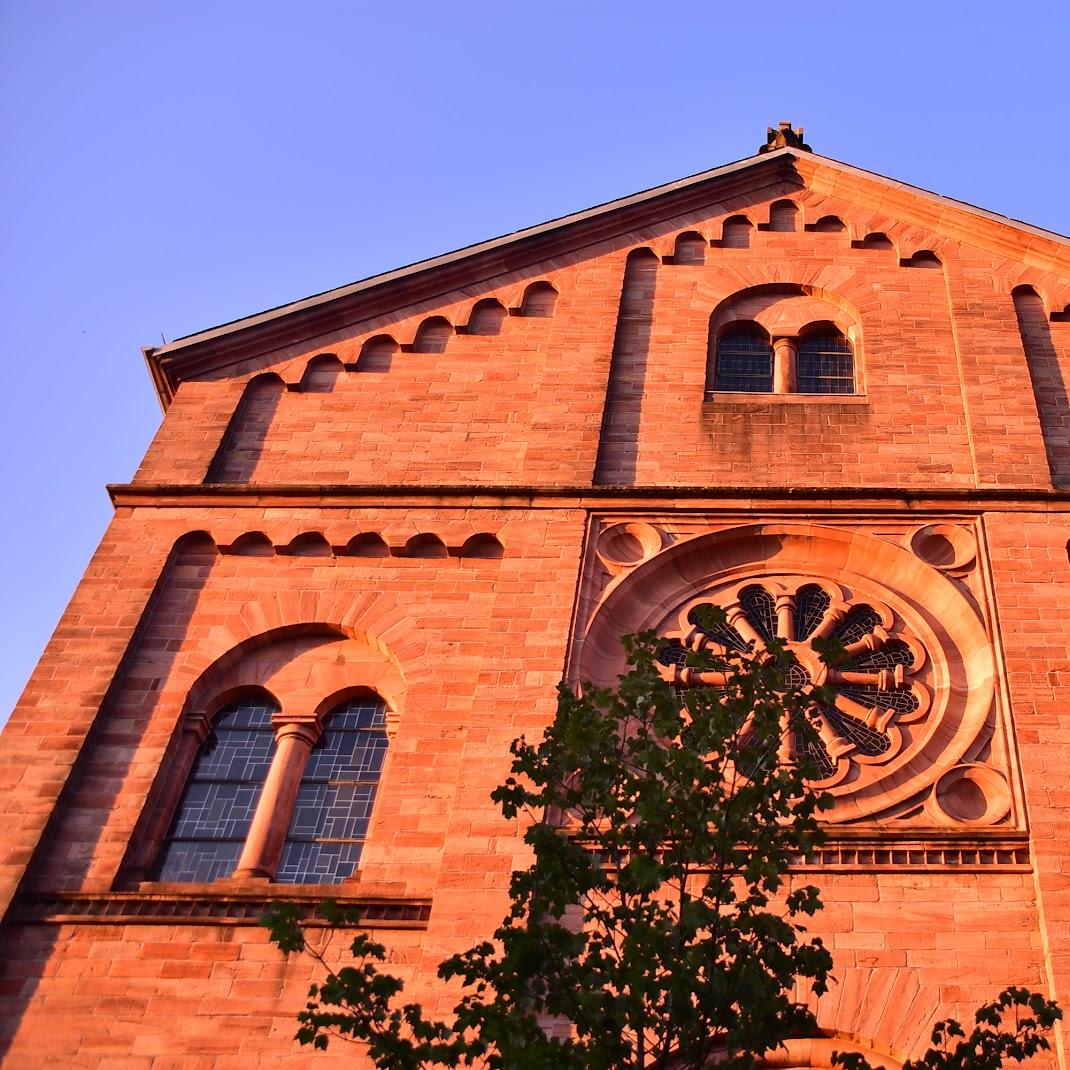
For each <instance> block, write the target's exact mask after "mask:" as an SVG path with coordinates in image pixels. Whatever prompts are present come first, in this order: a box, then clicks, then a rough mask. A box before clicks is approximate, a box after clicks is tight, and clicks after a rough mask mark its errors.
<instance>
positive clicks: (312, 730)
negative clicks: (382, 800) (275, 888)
mask: <svg viewBox="0 0 1070 1070" xmlns="http://www.w3.org/2000/svg"><path fill="white" fill-rule="evenodd" d="M272 723H273V724H274V725H275V758H274V760H273V761H272V763H271V768H270V769H269V770H268V775H267V778H266V779H265V781H264V790H263V791H261V793H260V801H259V802H258V803H257V804H256V813H255V814H253V821H252V824H251V825H250V826H249V832H248V834H247V835H246V837H245V847H244V848H243V849H242V853H241V857H240V858H239V859H238V865H237V868H236V869H235V870H234V876H235V877H239V878H249V877H253V878H257V877H259V878H262V879H270V878H272V877H274V876H275V871H276V870H277V869H278V866H279V857H280V855H281V854H282V848H283V844H284V843H285V842H286V831H287V829H288V828H289V826H290V818H291V817H292V816H293V808H294V802H295V801H296V799H297V789H298V788H299V787H300V786H301V777H302V775H303V774H304V771H305V766H306V765H307V764H308V756H309V754H311V753H312V748H313V747H314V746H315V745H316V741H317V740H318V739H319V737H320V731H321V729H320V726H319V724H318V723H317V721H316V718H315V716H312V715H309V716H305V717H294V716H292V715H291V716H287V715H286V714H284V713H279V714H276V715H275V717H274V718H273V722H272Z"/></svg>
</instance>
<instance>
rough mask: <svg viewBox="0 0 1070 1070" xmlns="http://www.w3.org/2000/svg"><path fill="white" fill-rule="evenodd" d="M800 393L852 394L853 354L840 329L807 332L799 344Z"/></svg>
mask: <svg viewBox="0 0 1070 1070" xmlns="http://www.w3.org/2000/svg"><path fill="white" fill-rule="evenodd" d="M798 384H799V393H800V394H853V393H854V389H855V377H854V357H853V355H852V354H851V346H850V343H849V342H848V341H847V339H846V338H844V336H843V335H842V334H840V332H839V331H836V330H830V331H819V332H816V333H814V334H808V335H807V336H806V337H805V338H803V339H802V341H801V342H800V343H799V355H798Z"/></svg>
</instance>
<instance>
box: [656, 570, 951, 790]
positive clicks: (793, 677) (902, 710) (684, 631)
mask: <svg viewBox="0 0 1070 1070" xmlns="http://www.w3.org/2000/svg"><path fill="white" fill-rule="evenodd" d="M711 605H717V606H719V607H720V608H721V609H723V610H724V611H725V613H726V615H727V623H725V624H720V625H716V626H705V625H703V623H702V622H703V620H704V619H705V617H706V614H704V613H703V609H704V608H705V607H707V606H711ZM678 625H679V626H678V628H677V629H675V630H673V631H669V632H667V633H663V634H665V637H666V639H667V640H668V641H667V643H666V645H665V646H664V647H663V648H662V651H661V654H660V660H661V661H662V664H663V666H664V668H663V672H664V675H665V676H666V678H667V679H668V680H669V681H670V682H671V683H672V684H673V685H674V686H675V687H676V688H677V689H678V690H680V692H681V693H682V695H683V697H684V698H685V700H686V692H687V690H688V689H689V688H691V687H702V686H716V685H717V683H718V681H719V674H716V673H706V672H702V671H701V670H699V669H694V668H690V667H688V665H687V658H688V654H689V652H691V651H700V650H706V649H710V650H713V651H715V652H719V651H724V650H727V651H739V652H743V651H745V650H747V649H748V648H751V649H754V650H756V651H758V652H759V653H760V652H761V651H762V650H763V649H764V648H765V647H766V646H767V644H769V643H772V642H773V641H774V640H775V641H777V642H779V643H782V644H783V645H784V647H785V648H786V649H787V650H788V651H790V652H791V653H792V654H793V655H794V658H795V664H793V665H791V666H790V667H789V668H788V669H787V670H786V680H785V682H786V684H788V685H790V686H795V687H806V686H807V685H810V684H812V685H815V686H818V687H823V688H826V689H827V690H828V691H829V692H831V693H832V695H833V696H834V701H833V702H831V703H820V704H818V705H817V707H816V709H815V719H814V724H815V726H816V728H817V731H818V736H819V739H818V740H817V742H816V743H814V744H813V745H812V746H810V747H808V756H809V758H810V760H811V761H812V762H813V764H814V765H815V766H816V767H817V769H818V771H819V777H818V780H817V782H816V785H815V786H817V787H820V788H823V789H828V788H832V787H833V786H835V785H837V784H840V783H842V782H844V781H845V780H846V779H848V778H849V777H850V776H851V775H852V773H853V772H854V771H855V767H856V766H866V765H884V764H887V763H888V762H890V761H891V760H893V759H894V758H895V757H896V755H897V754H899V753H900V751H901V750H902V749H903V746H904V744H905V742H906V734H905V732H904V728H905V726H906V725H909V724H913V723H916V722H919V721H922V720H924V718H925V716H926V714H927V713H928V712H929V708H930V704H931V703H930V693H929V690H928V688H927V687H926V686H925V684H923V683H922V682H921V681H920V679H919V675H920V673H921V671H922V669H923V668H924V667H925V664H926V662H927V660H928V657H927V654H926V651H925V647H924V645H923V644H922V643H921V642H920V640H919V639H918V638H917V636H915V635H914V634H913V632H911V631H910V629H909V628H908V627H906V625H905V624H904V622H903V621H902V619H901V618H899V617H897V616H896V614H894V613H893V612H892V611H891V609H889V607H888V606H887V605H885V604H884V603H882V602H879V601H877V600H876V599H874V598H870V599H867V600H866V601H858V600H855V601H854V602H853V603H852V601H851V596H850V594H849V592H848V591H847V590H845V589H844V588H843V587H841V586H840V585H839V584H836V583H833V582H831V581H828V580H812V579H805V578H803V577H789V578H786V579H784V580H774V579H768V578H767V579H762V580H759V581H756V582H755V581H745V582H743V583H741V584H735V585H733V586H731V587H729V588H727V589H726V590H725V591H723V592H721V593H720V595H719V597H718V598H717V600H716V601H714V602H710V601H703V600H701V599H700V600H698V601H696V602H695V603H694V604H691V605H689V606H687V607H686V608H685V609H684V610H683V611H682V612H681V614H680V618H679V620H678ZM821 639H833V640H836V641H837V642H838V643H839V644H840V645H841V646H842V647H843V650H844V652H845V655H846V660H845V661H844V663H843V664H842V665H840V666H837V667H832V668H830V667H829V666H827V665H826V664H825V662H824V661H822V659H821V657H820V655H819V653H818V650H817V647H816V645H815V644H816V642H817V641H818V640H821ZM783 733H784V739H783V742H782V752H783V753H785V754H798V746H799V744H798V741H797V740H796V738H795V734H794V732H793V731H792V730H791V728H790V726H789V725H788V724H786V723H785V725H784V728H783Z"/></svg>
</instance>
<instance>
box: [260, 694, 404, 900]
mask: <svg viewBox="0 0 1070 1070" xmlns="http://www.w3.org/2000/svg"><path fill="white" fill-rule="evenodd" d="M386 749H387V736H386V707H385V705H384V703H383V701H382V700H381V699H380V698H378V697H377V696H375V695H367V696H362V697H360V698H355V699H351V700H349V701H348V702H345V703H343V704H342V705H341V706H337V707H335V709H334V710H333V711H332V712H331V713H330V714H328V715H327V717H326V718H325V722H324V728H323V734H322V735H321V736H320V738H319V741H318V743H317V744H316V746H315V747H314V748H313V750H312V753H311V754H310V755H309V757H308V763H307V764H306V766H305V770H304V773H303V775H302V777H301V783H300V786H299V788H298V791H297V801H296V803H295V804H294V810H293V816H292V817H291V819H290V825H289V830H288V831H287V834H286V842H285V844H284V845H283V849H282V857H281V859H280V861H279V868H278V871H277V872H276V874H275V879H276V880H278V881H282V882H287V883H298V884H336V883H338V882H340V881H343V880H345V879H346V878H347V877H349V876H352V874H353V871H354V870H355V869H356V868H357V865H358V863H359V862H360V856H361V852H362V850H363V848H364V841H365V838H366V837H367V835H368V824H369V822H370V820H371V813H372V807H373V806H374V805H375V795H376V792H377V790H378V787H379V778H380V776H381V775H382V771H383V760H384V759H385V758H386Z"/></svg>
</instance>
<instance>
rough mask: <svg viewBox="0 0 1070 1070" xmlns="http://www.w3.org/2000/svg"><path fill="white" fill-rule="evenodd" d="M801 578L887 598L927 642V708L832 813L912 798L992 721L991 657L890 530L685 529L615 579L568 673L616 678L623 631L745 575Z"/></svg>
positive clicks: (958, 595) (842, 791)
mask: <svg viewBox="0 0 1070 1070" xmlns="http://www.w3.org/2000/svg"><path fill="white" fill-rule="evenodd" d="M800 578H805V579H807V580H813V581H815V582H821V580H827V581H830V582H831V583H834V584H836V585H837V586H838V587H839V588H840V589H842V590H844V591H846V592H847V593H848V594H849V596H850V598H851V600H852V601H858V602H865V601H867V600H875V601H877V602H880V603H882V604H883V605H884V606H886V607H888V609H889V610H890V611H891V612H892V613H894V614H896V615H898V616H899V617H901V619H902V621H903V622H904V624H905V627H906V629H907V630H909V632H911V633H912V634H913V635H914V636H915V637H917V639H918V641H919V642H920V644H921V645H922V646H923V647H924V648H925V650H926V651H927V653H928V660H927V662H926V664H925V667H924V671H923V673H922V678H923V680H924V682H925V684H926V687H927V689H928V691H929V694H930V695H931V696H932V701H931V704H930V707H929V710H928V712H927V714H926V716H925V717H924V719H922V720H921V721H919V722H918V723H917V724H912V725H910V729H909V739H907V740H906V742H905V744H904V746H903V747H902V748H901V750H900V751H899V753H898V754H897V755H896V757H895V758H894V759H893V760H891V761H889V762H887V763H885V764H882V765H870V766H867V767H865V768H860V770H859V771H858V772H857V774H855V775H852V777H850V778H849V779H847V780H845V781H844V782H841V783H839V784H837V785H835V786H833V787H832V788H831V789H830V793H831V794H832V795H833V797H834V799H835V802H836V805H835V808H834V809H833V810H832V811H830V812H829V814H828V815H827V818H828V820H830V821H831V822H834V823H841V822H848V821H858V820H864V819H867V818H874V817H876V816H878V815H879V814H880V813H881V812H882V811H886V810H888V809H890V808H893V807H897V806H902V805H905V804H907V803H916V802H917V801H919V800H920V799H922V798H923V797H924V796H926V795H927V794H928V793H929V792H930V791H931V789H932V788H933V786H934V785H935V784H936V782H937V780H938V779H939V778H940V777H941V776H942V775H943V774H944V773H947V772H948V771H949V770H951V769H952V768H953V767H955V766H959V765H961V764H962V763H963V762H964V761H969V757H968V756H969V755H970V754H971V753H975V748H976V744H977V742H978V739H979V738H980V737H981V736H982V735H983V734H984V733H985V731H986V729H987V726H988V718H989V713H990V711H991V708H992V702H993V695H994V686H995V664H994V659H993V656H992V650H991V644H990V642H989V639H988V636H987V634H986V632H985V629H984V627H983V626H982V623H981V621H980V619H979V618H978V616H977V613H976V612H975V610H974V609H973V607H972V605H971V603H970V602H969V601H968V599H967V598H966V597H965V595H964V594H963V593H962V591H960V590H959V588H958V587H957V586H956V585H955V584H954V583H953V582H952V581H951V580H950V579H949V578H948V577H947V576H945V575H944V574H943V572H941V571H940V570H939V569H938V568H937V567H934V566H933V565H930V564H927V563H926V562H925V561H923V560H921V559H920V558H919V557H918V556H916V554H915V553H913V552H911V550H909V549H907V548H905V547H903V546H898V545H896V544H894V543H892V542H890V541H887V540H884V539H880V538H877V537H875V536H871V535H866V534H863V533H860V532H852V531H845V530H841V529H838V528H829V527H823V526H820V525H816V524H792V523H769V524H753V525H746V526H740V527H732V528H727V529H724V530H721V531H716V532H711V533H708V534H703V535H697V536H694V537H692V538H688V539H685V540H681V541H678V542H676V543H674V544H672V545H671V546H668V547H666V548H665V549H663V550H661V551H660V552H659V553H656V554H654V556H653V557H650V558H649V559H647V560H645V561H643V562H641V563H640V564H638V565H636V567H635V568H633V569H632V570H631V571H629V572H626V573H622V574H621V575H618V576H617V577H616V578H615V579H614V580H613V581H612V582H611V584H610V586H609V587H608V588H607V590H606V591H605V593H604V595H603V597H602V599H601V603H600V605H599V606H598V608H597V609H596V610H595V612H594V614H593V616H592V619H591V622H590V626H589V627H588V629H587V633H586V635H585V637H584V642H583V643H582V644H581V646H580V648H579V651H578V658H577V664H576V665H575V669H574V671H573V673H572V675H573V677H574V678H575V679H577V680H581V681H591V682H593V683H595V684H601V685H607V684H611V683H612V682H613V681H614V680H615V679H616V677H617V676H618V675H619V674H620V673H621V672H623V671H624V670H625V664H624V657H623V651H622V649H621V644H620V638H621V636H623V635H626V634H629V633H633V632H638V631H644V630H648V629H649V630H654V631H656V632H658V633H659V634H665V633H667V632H668V633H671V632H673V631H675V630H677V629H678V628H679V620H680V615H681V613H686V610H687V607H689V606H691V605H694V604H695V603H696V602H698V601H702V600H708V601H713V602H717V601H718V595H720V594H725V595H727V594H728V593H729V592H730V591H732V590H738V589H739V586H740V584H742V583H744V582H746V581H750V580H753V581H763V582H770V581H772V582H774V583H775V582H788V583H796V582H798V581H799V579H800ZM945 823H946V819H945Z"/></svg>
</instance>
